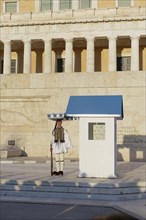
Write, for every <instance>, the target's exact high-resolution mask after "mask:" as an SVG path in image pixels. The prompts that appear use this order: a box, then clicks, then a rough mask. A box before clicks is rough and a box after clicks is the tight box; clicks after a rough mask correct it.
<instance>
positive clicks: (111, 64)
mask: <svg viewBox="0 0 146 220" xmlns="http://www.w3.org/2000/svg"><path fill="white" fill-rule="evenodd" d="M139 39H140V36H131V71H139ZM43 41H44V68H43V69H44V73H51V72H52V41H53V39H43ZM73 42H74V39H73V38H68V39H65V54H66V55H65V72H67V73H70V72H73ZM86 42H87V46H86V50H87V56H86V72H94V71H95V63H94V62H95V59H94V58H95V37H89V38H86ZM23 43H24V50H23V51H24V52H23V54H20V56H21V57H23V73H31V39H30V40H25V41H23ZM3 44H4V52H3V54H4V55H3V61H4V62H3V73H4V74H8V73H10V68H11V41H10V40H9V41H3ZM108 51H109V52H108V57H109V58H108V71H116V69H117V36H114V37H108ZM77 55H78V59H76V62H79V61H80V60H81V59H80V51H77ZM40 56H42V55H41V54H40ZM19 65H20V64H19ZM21 69H22V68H21Z"/></svg>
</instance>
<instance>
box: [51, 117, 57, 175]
mask: <svg viewBox="0 0 146 220" xmlns="http://www.w3.org/2000/svg"><path fill="white" fill-rule="evenodd" d="M56 126H57V121H56V123H55V126H54V129H53V131H54V130H55V129H56ZM53 131H52V135H53ZM50 152H51V176H53V174H54V171H53V148H52V142H51V143H50Z"/></svg>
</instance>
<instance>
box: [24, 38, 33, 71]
mask: <svg viewBox="0 0 146 220" xmlns="http://www.w3.org/2000/svg"><path fill="white" fill-rule="evenodd" d="M30 72H31V41H30V40H27V41H24V65H23V73H30Z"/></svg>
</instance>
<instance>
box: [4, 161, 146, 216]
mask: <svg viewBox="0 0 146 220" xmlns="http://www.w3.org/2000/svg"><path fill="white" fill-rule="evenodd" d="M0 169H1V181H2V180H4V179H7V180H8V179H9V180H12V179H13V180H14V179H15V180H19V181H29V180H30V181H37V183H39V181H40V182H41V181H55V182H56V181H59V182H60V181H62V182H65V181H67V182H68V181H70V182H74V183H75V184H77V183H81V182H87V183H89V182H90V183H91V182H92V184H97V183H98V184H99V183H102V184H104V183H105V184H117V185H118V184H124V183H125V182H136V183H137V184H139V183H140V182H145V180H146V172H145V171H146V164H145V163H143V162H138V163H136V162H130V163H126V162H119V163H118V166H117V169H118V178H117V179H101V178H78V161H77V160H72V161H70V160H66V162H65V169H64V172H65V175H64V176H59V177H55V176H53V177H52V176H51V175H50V160H49V159H47V160H46V159H42V158H37V159H36V158H18V159H17V158H13V159H8V160H1V166H0ZM28 199H29V202H32V203H43V204H45V203H46V204H52V202H53V203H55V204H62V205H63V204H70V205H87V206H88V205H96V206H100V207H105V206H108V207H116V209H117V210H121V211H124V212H125V211H126V212H127V213H129V214H132V215H133V216H135V217H136V216H139V218H138V219H146V199H141V200H132V201H119V202H108V201H80V200H70V199H68V200H65V201H62V200H60V199H58V200H52V199H51V200H49V199H41V198H38V199H34V198H33V199H32V198H27V200H26V199H25V198H19V199H15V201H21V202H23V201H28ZM9 201H14V199H13V198H9Z"/></svg>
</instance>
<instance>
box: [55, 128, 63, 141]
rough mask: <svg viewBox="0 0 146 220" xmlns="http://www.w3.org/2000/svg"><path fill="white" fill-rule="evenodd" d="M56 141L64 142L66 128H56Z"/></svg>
mask: <svg viewBox="0 0 146 220" xmlns="http://www.w3.org/2000/svg"><path fill="white" fill-rule="evenodd" d="M54 137H55V141H64V128H63V127H61V128H56V129H55V130H54Z"/></svg>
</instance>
